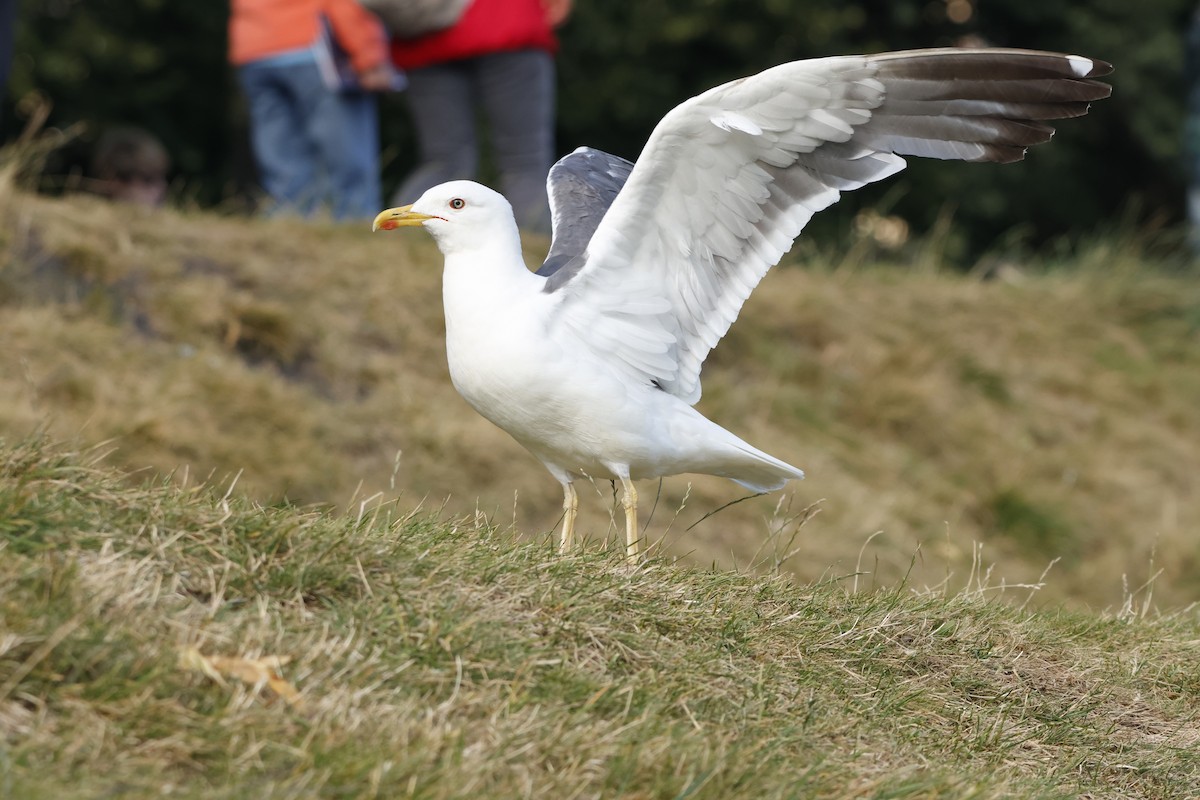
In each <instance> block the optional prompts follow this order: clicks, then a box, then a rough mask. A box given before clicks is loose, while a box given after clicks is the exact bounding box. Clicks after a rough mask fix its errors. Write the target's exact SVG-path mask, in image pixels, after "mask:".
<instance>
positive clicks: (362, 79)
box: [358, 61, 396, 92]
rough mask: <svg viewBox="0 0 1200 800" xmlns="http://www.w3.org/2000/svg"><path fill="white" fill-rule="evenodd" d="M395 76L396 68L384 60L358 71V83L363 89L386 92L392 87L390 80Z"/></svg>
mask: <svg viewBox="0 0 1200 800" xmlns="http://www.w3.org/2000/svg"><path fill="white" fill-rule="evenodd" d="M395 77H396V70H395V69H393V68H392V65H391V64H389V63H387V62H386V61H385V62H383V63H381V64H377V65H375V66H374V67H371V68H370V69H368V70H364V71H362V72H360V73H358V83H359V85H360V86H362V88H363V91H367V92H386V91H388V90H389V89H391V88H392V81H393V80H394V79H395Z"/></svg>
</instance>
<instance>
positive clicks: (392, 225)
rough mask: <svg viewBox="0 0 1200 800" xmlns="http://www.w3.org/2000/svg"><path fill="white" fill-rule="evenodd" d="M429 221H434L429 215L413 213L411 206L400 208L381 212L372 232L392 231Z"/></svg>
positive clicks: (418, 212) (372, 227)
mask: <svg viewBox="0 0 1200 800" xmlns="http://www.w3.org/2000/svg"><path fill="white" fill-rule="evenodd" d="M427 219H433V217H432V216H430V215H429V214H422V213H421V212H420V211H413V210H412V206H411V205H407V206H399V207H397V208H389V209H387V210H385V211H380V212H379V214H378V215H377V216H376V217H375V222H373V223H372V224H371V230H372V232H374V231H378V230H385V231H390V230H394V229H396V228H400V227H406V226H407V227H411V226H414V225H420V224H421V223H422V222H424V221H425V220H427Z"/></svg>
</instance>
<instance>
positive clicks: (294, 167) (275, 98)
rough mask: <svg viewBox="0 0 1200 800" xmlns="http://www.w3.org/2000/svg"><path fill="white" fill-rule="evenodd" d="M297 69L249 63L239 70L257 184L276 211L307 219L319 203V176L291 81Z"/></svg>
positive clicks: (292, 81) (292, 66)
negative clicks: (247, 115) (316, 203)
mask: <svg viewBox="0 0 1200 800" xmlns="http://www.w3.org/2000/svg"><path fill="white" fill-rule="evenodd" d="M294 69H295V67H294V65H288V66H282V67H281V66H271V65H262V64H253V63H251V64H247V65H245V66H243V67H241V68H240V69H239V70H238V79H239V81H240V83H241V85H242V91H243V93H244V94H245V96H246V105H247V107H248V109H249V113H250V144H251V147H252V148H253V150H254V160H255V162H256V163H257V165H258V171H259V181H260V182H261V183H262V187H263V189H264V190H266V192H267V194H268V195H270V197H271V199H272V200H274V201H275V204H276V208H275V209H273V210H274V211H289V210H293V211H299V212H300V213H306V212H308V211H310V210H311V209H312V206H313V202H314V200H315V193H314V186H315V178H316V175H315V170H314V164H313V152H312V146H311V145H310V143H309V140H308V137H307V136H305V134H304V128H303V124H302V123H303V117H302V115H301V106H300V103H299V102H298V100H299V98H298V97H297V90H296V86H295V83H294V80H292V78H293V77H294V76H293V75H292V74H291V73H292V70H294Z"/></svg>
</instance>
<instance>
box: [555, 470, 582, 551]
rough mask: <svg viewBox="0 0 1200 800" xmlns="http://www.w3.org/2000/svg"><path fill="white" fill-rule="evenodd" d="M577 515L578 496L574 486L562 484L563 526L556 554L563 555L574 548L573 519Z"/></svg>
mask: <svg viewBox="0 0 1200 800" xmlns="http://www.w3.org/2000/svg"><path fill="white" fill-rule="evenodd" d="M578 514H579V495H577V494H575V486H574V484H570V483H564V484H563V526H562V536H561V537H560V538H559V540H558V552H559V553H565V552H567V551H568V550H570V549H571V548H572V547H574V546H575V517H576V516H578Z"/></svg>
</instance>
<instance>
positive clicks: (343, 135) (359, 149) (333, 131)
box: [322, 92, 381, 219]
mask: <svg viewBox="0 0 1200 800" xmlns="http://www.w3.org/2000/svg"><path fill="white" fill-rule="evenodd" d="M337 108H338V113H337V114H336V115H334V116H331V117H330V118H329V119H328V120H326V124H324V125H323V126H322V127H323V128H325V129H326V132H327V134H328V136H329V139H330V141H329V142H328V144H327V149H326V152H325V158H324V163H325V164H326V166H327V169H328V173H329V183H330V187H331V189H332V191H333V216H334V219H372V218H373V217H374V216H375V215H376V214H377V213H379V210H380V208H381V206H380V202H381V200H380V191H379V116H378V112H377V106H376V98H375V95H373V94H370V93H367V92H343V93H340V94H339V95H338V96H337ZM337 118H340V123H341V124H340V126H335V125H334V124H333V123H334V122H335V120H336V119H337Z"/></svg>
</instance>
